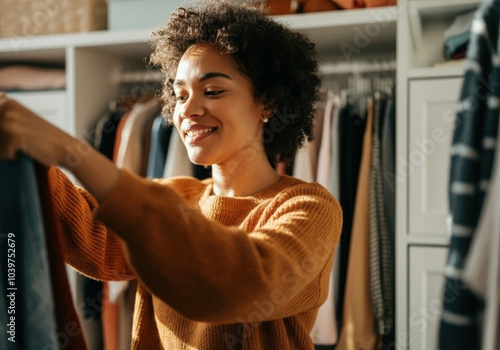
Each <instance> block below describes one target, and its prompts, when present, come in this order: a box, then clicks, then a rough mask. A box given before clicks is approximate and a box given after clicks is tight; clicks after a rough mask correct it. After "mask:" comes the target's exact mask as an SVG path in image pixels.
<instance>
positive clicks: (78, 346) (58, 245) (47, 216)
mask: <svg viewBox="0 0 500 350" xmlns="http://www.w3.org/2000/svg"><path fill="white" fill-rule="evenodd" d="M35 172H36V177H37V182H38V191H39V194H40V200H41V202H42V205H41V207H42V213H43V222H44V226H45V239H46V245H47V253H48V254H47V255H48V258H49V265H50V275H51V283H52V290H53V294H54V297H55V298H54V304H55V306H56V308H55V311H56V315H55V316H56V322H57V339H58V341H59V345H60V346H61V348H65V349H72V350H73V349H74V350H86V349H87V346H86V344H85V339H84V337H83V330H82V327H81V325H80V320H79V318H78V315H77V313H76V311H75V308H74V305H73V299H72V296H71V290H70V288H69V283H68V277H67V275H66V267H65V265H64V254H63V246H62V237H61V236H60V235H59V234H58V232H60V231H61V229H62V228H61V226H60V223H59V221H58V220H57V219H56V214H55V211H54V206H53V200H52V196H51V194H50V191H49V182H48V179H47V169H46V168H45V167H43V166H41V165H39V164H35ZM40 322H43V320H40Z"/></svg>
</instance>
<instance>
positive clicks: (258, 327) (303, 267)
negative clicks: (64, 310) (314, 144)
mask: <svg viewBox="0 0 500 350" xmlns="http://www.w3.org/2000/svg"><path fill="white" fill-rule="evenodd" d="M49 180H50V187H51V192H52V194H53V199H54V202H55V203H54V204H55V210H56V212H57V215H58V218H59V222H60V223H61V225H60V227H61V231H62V232H61V233H60V234H61V235H62V237H63V242H64V247H65V259H66V262H67V263H68V264H70V265H71V266H73V267H74V268H75V269H77V270H78V271H80V272H82V273H83V274H85V275H87V276H90V277H93V278H96V279H100V280H127V279H138V281H139V283H138V288H137V295H136V301H135V311H134V322H133V331H132V332H133V333H132V346H131V348H132V349H145V350H152V349H153V350H156V349H168V350H170V349H172V350H176V349H202V350H203V349H207V350H217V349H248V350H259V349H262V350H264V349H265V350H269V349H276V350H285V349H297V350H307V349H313V348H314V347H313V344H312V341H311V338H310V336H309V333H310V331H311V329H312V327H313V324H314V320H315V318H316V314H317V311H318V308H319V306H320V305H321V304H322V303H323V302H324V301H325V300H326V297H327V294H328V282H329V277H330V271H331V267H332V262H333V257H334V251H335V247H336V245H337V243H338V241H339V238H340V231H341V226H342V216H341V209H340V206H339V204H338V202H337V201H336V200H335V199H334V198H333V197H332V196H331V195H330V194H329V193H328V191H327V190H326V189H324V188H323V187H322V186H320V185H318V184H309V183H305V182H303V181H300V180H297V179H294V178H292V177H287V176H284V177H282V178H281V179H280V180H279V181H278V182H277V183H275V184H274V185H272V186H270V187H268V188H266V189H264V190H262V191H260V192H258V193H255V194H254V195H252V196H248V197H224V196H216V195H212V184H213V182H212V180H204V181H199V180H196V179H194V178H188V177H182V178H173V179H168V180H159V181H150V180H146V179H143V178H140V177H138V176H136V175H133V174H131V173H129V172H126V171H122V172H121V175H120V177H119V180H118V182H117V184H116V185H115V186H114V188H113V189H112V190H111V193H110V194H109V195H108V196H107V198H106V199H105V201H104V202H103V203H102V204H101V205H100V206H99V207H98V204H97V202H96V201H95V199H94V198H93V197H92V196H91V195H89V194H88V193H87V192H85V191H84V190H82V189H79V188H77V187H75V186H74V185H73V184H72V183H71V181H70V180H69V179H68V178H67V177H66V176H65V175H64V174H63V173H62V172H61V171H60V170H58V169H57V168H50V170H49Z"/></svg>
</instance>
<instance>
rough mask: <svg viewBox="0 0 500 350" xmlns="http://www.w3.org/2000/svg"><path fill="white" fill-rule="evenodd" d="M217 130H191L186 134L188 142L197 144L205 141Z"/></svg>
mask: <svg viewBox="0 0 500 350" xmlns="http://www.w3.org/2000/svg"><path fill="white" fill-rule="evenodd" d="M215 130H217V128H206V129H200V130H189V131H187V132H185V133H184V135H185V136H186V140H187V141H189V142H196V141H200V140H202V139H204V138H205V137H207V136H209V135H211V134H212V133H213V132H214V131H215Z"/></svg>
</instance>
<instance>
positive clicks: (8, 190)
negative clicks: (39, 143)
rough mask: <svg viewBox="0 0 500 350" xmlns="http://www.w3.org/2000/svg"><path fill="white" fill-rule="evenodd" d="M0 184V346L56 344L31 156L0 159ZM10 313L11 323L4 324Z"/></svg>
mask: <svg viewBox="0 0 500 350" xmlns="http://www.w3.org/2000/svg"><path fill="white" fill-rule="evenodd" d="M0 183H1V186H2V187H1V190H0V280H1V282H0V288H1V289H0V293H1V295H2V297H1V298H0V334H1V335H0V348H1V349H7V350H9V349H30V350H31V349H44V348H46V349H58V348H59V347H58V345H57V341H58V340H57V337H58V335H57V331H56V329H57V328H56V321H55V317H54V315H55V305H54V300H53V292H52V286H51V277H50V269H49V265H48V255H47V247H46V242H45V235H44V223H43V218H42V214H41V206H40V198H39V195H38V190H37V182H36V177H35V171H34V164H33V161H32V160H31V159H30V158H28V157H26V156H24V155H21V156H19V157H18V159H16V160H14V161H5V160H3V161H0ZM9 234H10V235H9ZM9 236H10V237H9ZM9 258H10V260H9ZM9 264H10V266H9ZM9 268H11V269H12V270H9ZM9 272H10V275H9ZM9 277H10V279H9ZM9 307H10V309H9ZM6 311H7V312H6ZM9 312H10V313H9ZM12 316H13V317H14V323H15V326H14V327H10V326H8V324H9V323H11V319H10V317H12ZM12 329H14V330H15V333H13V332H10V333H8V331H11V330H12ZM12 336H14V338H12ZM9 338H10V339H11V340H15V342H13V341H10V340H9Z"/></svg>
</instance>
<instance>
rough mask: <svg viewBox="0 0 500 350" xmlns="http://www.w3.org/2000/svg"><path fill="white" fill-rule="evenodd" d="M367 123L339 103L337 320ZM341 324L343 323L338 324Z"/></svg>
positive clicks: (344, 282)
mask: <svg viewBox="0 0 500 350" xmlns="http://www.w3.org/2000/svg"><path fill="white" fill-rule="evenodd" d="M365 126H366V117H365V116H361V115H358V114H357V113H356V112H355V111H354V108H353V106H352V105H351V104H345V105H343V106H342V108H341V110H340V114H339V131H338V133H339V144H340V147H339V153H340V156H339V157H340V163H339V171H340V205H341V206H342V215H343V223H344V224H343V226H342V235H341V236H340V246H339V250H338V254H339V255H340V257H339V259H340V267H339V279H338V291H339V292H338V293H339V296H338V303H337V309H336V313H337V320H339V321H341V320H342V319H343V308H344V305H345V302H344V295H345V288H346V278H347V268H348V263H349V250H350V244H351V243H350V242H351V232H352V225H353V222H354V218H353V216H354V206H355V201H356V198H357V195H356V193H357V186H358V177H359V168H360V163H361V154H362V150H363V138H364V136H363V135H364V132H365ZM341 327H342V326H341Z"/></svg>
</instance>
